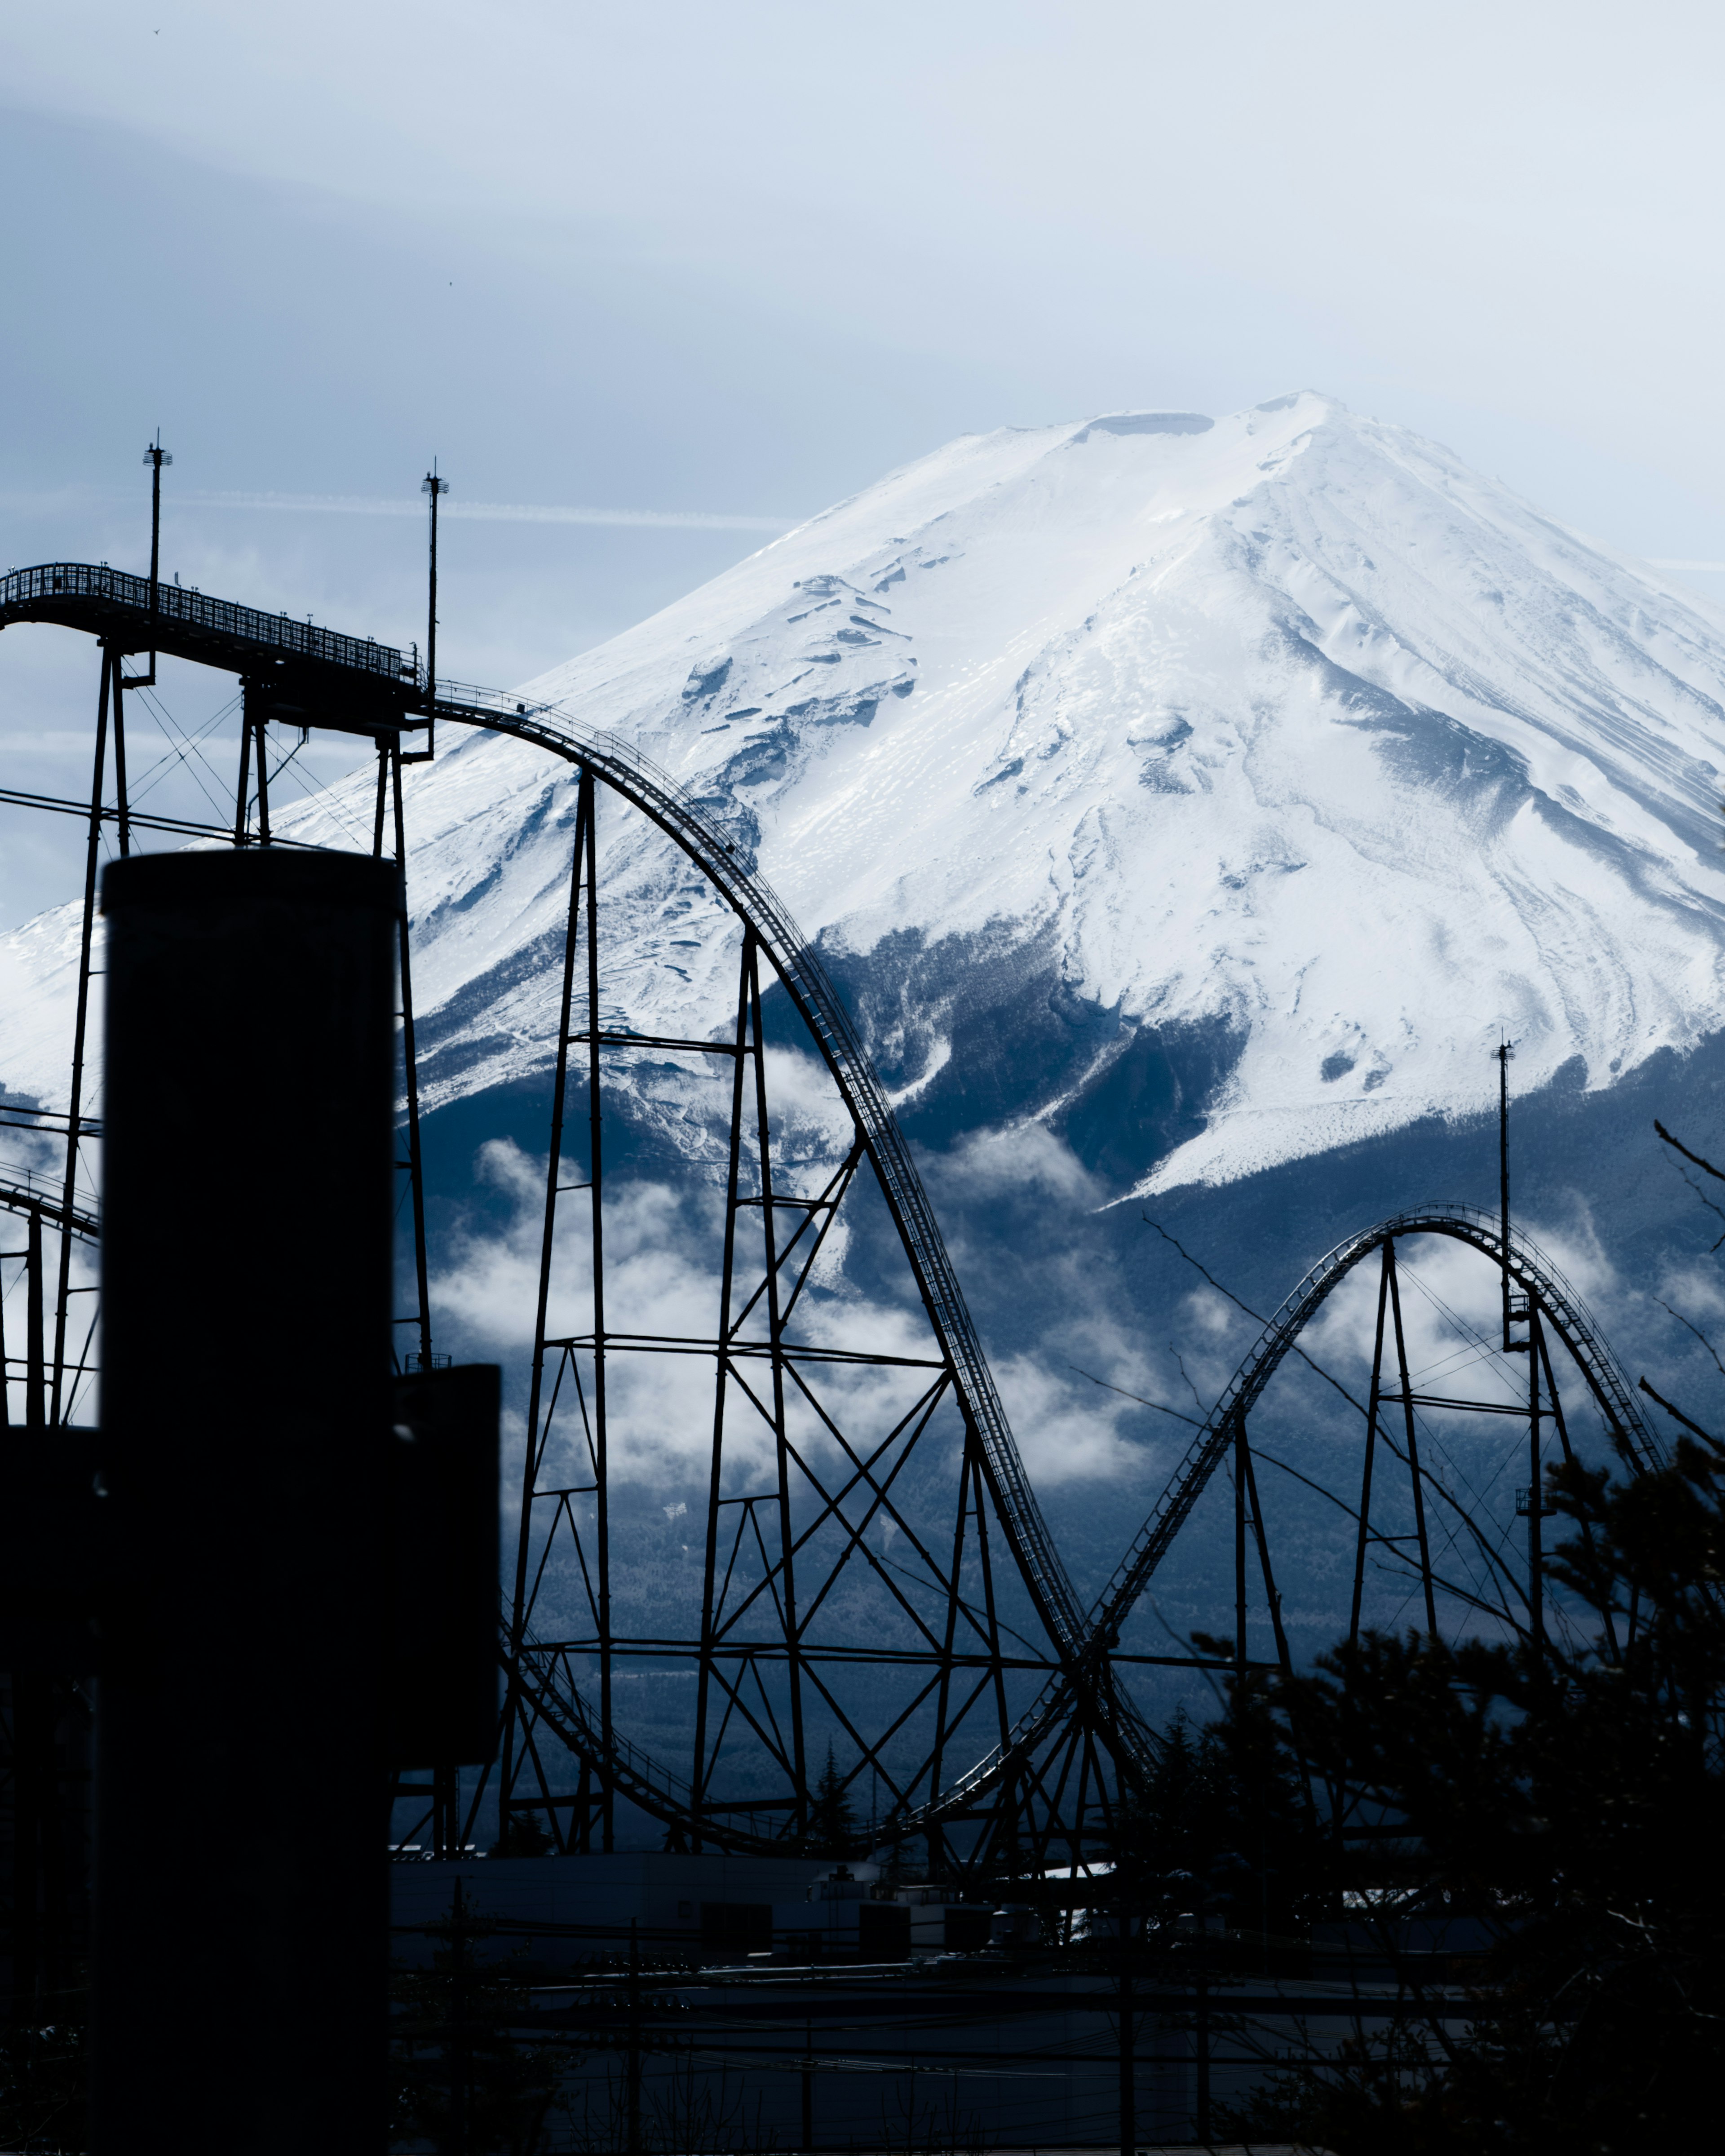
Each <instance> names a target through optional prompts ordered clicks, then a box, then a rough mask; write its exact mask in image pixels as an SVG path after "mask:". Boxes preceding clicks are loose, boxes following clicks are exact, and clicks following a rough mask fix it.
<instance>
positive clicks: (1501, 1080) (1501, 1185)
mask: <svg viewBox="0 0 1725 2156" xmlns="http://www.w3.org/2000/svg"><path fill="white" fill-rule="evenodd" d="M1514 1053H1515V1043H1514V1042H1513V1041H1510V1040H1500V1041H1499V1042H1498V1044H1497V1047H1496V1048H1494V1049H1493V1050H1492V1051H1491V1054H1492V1057H1493V1059H1494V1060H1495V1061H1496V1063H1497V1204H1498V1213H1499V1224H1500V1228H1501V1230H1502V1239H1503V1352H1504V1353H1505V1354H1506V1355H1510V1354H1513V1353H1516V1351H1517V1349H1518V1348H1520V1347H1523V1346H1525V1344H1526V1343H1525V1342H1522V1341H1518V1340H1517V1338H1516V1337H1515V1336H1514V1333H1513V1331H1512V1326H1513V1323H1514V1320H1515V1317H1516V1315H1517V1313H1516V1311H1515V1308H1514V1306H1513V1304H1512V1300H1511V1291H1510V1281H1509V1059H1510V1057H1511V1056H1512V1055H1514Z"/></svg>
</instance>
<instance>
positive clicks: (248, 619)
mask: <svg viewBox="0 0 1725 2156" xmlns="http://www.w3.org/2000/svg"><path fill="white" fill-rule="evenodd" d="M23 621H39V622H40V621H46V622H54V623H57V624H61V625H63V626H64V627H68V628H73V629H81V630H83V631H84V632H85V633H86V634H93V635H95V636H97V637H98V638H100V639H102V640H103V641H104V642H105V644H107V645H108V647H109V648H110V649H112V650H114V651H116V652H132V651H139V650H143V649H149V650H151V651H162V652H166V653H167V654H170V655H171V656H174V657H179V658H183V659H188V660H194V661H196V662H198V663H200V664H203V665H211V666H215V667H218V668H220V669H223V670H226V671H228V672H230V673H234V674H237V675H239V676H240V678H241V680H243V681H244V683H245V684H246V685H247V687H248V690H249V692H253V693H259V694H261V695H262V696H264V699H265V701H266V703H267V706H268V708H269V709H270V711H271V713H272V714H275V713H280V714H281V715H282V716H286V717H289V718H296V717H297V718H300V719H302V720H303V721H307V722H310V723H312V724H316V725H321V726H336V727H338V728H344V729H347V730H349V731H357V732H361V733H367V734H378V733H382V732H387V731H398V730H400V729H402V728H403V727H416V726H423V725H424V724H426V723H427V722H428V721H433V720H435V721H443V722H444V723H445V724H452V725H459V726H472V727H476V728H479V729H481V730H483V731H486V732H489V733H494V734H503V735H508V736H511V737H513V738H515V739H516V740H518V741H522V742H527V743H529V744H531V746H533V747H537V748H540V749H542V750H545V751H546V752H548V753H550V754H552V755H553V756H557V757H561V758H562V759H563V760H564V761H565V762H568V763H570V764H572V765H574V766H576V767H578V768H580V769H582V770H584V771H588V772H591V773H593V776H594V777H595V778H598V779H600V780H603V782H604V783H606V784H607V785H608V786H610V787H611V788H614V791H615V792H616V793H619V794H620V795H621V796H622V797H623V798H624V799H625V800H627V801H628V802H629V803H631V804H632V805H633V806H634V807H635V808H637V809H639V811H640V812H641V813H642V814H644V815H645V816H646V817H648V818H649V819H650V820H651V821H652V822H653V823H654V824H656V825H657V826H658V828H659V829H660V830H661V831H663V832H664V833H665V835H666V836H667V837H668V838H670V839H671V840H672V841H673V843H674V844H676V845H677V846H678V847H679V848H680V850H682V851H683V852H684V853H685V855H687V856H688V857H689V859H690V860H691V861H692V862H693V863H694V864H695V865H696V867H697V868H698V869H699V870H701V874H702V875H704V876H706V878H707V880H709V881H710V882H711V884H712V885H713V886H714V887H715V889H716V890H717V891H719V893H720V894H721V896H722V897H723V898H724V899H725V901H726V903H727V904H728V905H729V906H730V907H731V908H732V911H734V912H735V913H736V914H737V916H738V917H739V919H740V920H741V921H742V922H743V923H744V924H745V925H746V926H747V927H749V928H750V929H752V932H753V933H754V935H755V937H757V940H758V941H759V942H760V943H761V945H762V947H764V949H765V950H766V952H767V953H768V957H770V959H771V961H772V962H773V968H774V969H775V970H776V972H777V973H778V977H779V979H780V981H781V982H782V983H783V986H784V988H785V991H786V993H787V994H788V996H789V997H790V998H791V1001H792V1002H793V1004H794V1005H795V1007H796V1009H797V1010H798V1014H800V1016H801V1017H802V1019H803V1022H804V1024H806V1025H807V1026H808V1028H809V1032H810V1034H812V1035H813V1037H814V1040H815V1042H816V1044H817V1045H818V1047H819V1051H820V1053H821V1055H822V1057H823V1059H824V1061H825V1063H826V1065H827V1067H828V1070H829V1072H830V1073H831V1075H832V1077H833V1080H834V1084H835V1085H836V1086H837V1087H838V1090H839V1096H840V1097H841V1099H842V1100H843V1101H844V1103H845V1107H846V1109H847V1110H848V1111H849V1113H850V1116H851V1117H852V1119H853V1122H854V1123H855V1127H856V1128H857V1130H858V1131H859V1132H860V1133H861V1135H862V1137H863V1138H864V1141H865V1146H866V1148H867V1152H868V1155H869V1158H870V1162H871V1163H872V1165H873V1167H874V1169H875V1174H876V1176H877V1178H878V1179H879V1182H880V1188H881V1191H882V1193H883V1195H884V1196H885V1199H886V1204H887V1205H888V1208H889V1209H890V1210H891V1214H892V1216H893V1219H894V1222H895V1224H896V1227H897V1229H898V1232H899V1236H900V1240H901V1244H902V1245H903V1248H904V1250H905V1252H906V1257H907V1259H908V1260H909V1263H910V1265H911V1270H912V1273H913V1276H914V1277H915V1280H916V1286H917V1289H918V1292H919V1293H920V1295H921V1296H922V1301H923V1304H924V1306H925V1308H926V1310H927V1314H928V1317H929V1320H930V1322H931V1324H932V1327H933V1329H934V1331H935V1334H936V1337H937V1340H938V1342H939V1344H940V1347H941V1350H942V1355H943V1357H944V1358H945V1359H946V1360H947V1363H948V1364H949V1366H950V1368H951V1370H952V1378H953V1383H954V1386H955V1389H956V1392H957V1397H958V1399H959V1401H960V1403H961V1405H962V1409H963V1414H964V1415H965V1418H966V1419H967V1421H968V1424H969V1425H970V1427H971V1430H972V1431H973V1435H974V1436H975V1438H976V1440H977V1441H978V1445H979V1448H980V1450H981V1455H982V1458H983V1461H984V1463H985V1466H986V1471H987V1475H988V1481H989V1484H990V1494H991V1496H992V1497H993V1501H994V1505H995V1509H996V1512H997V1516H998V1517H999V1520H1000V1522H1001V1525H1002V1528H1003V1530H1004V1533H1005V1534H1006V1537H1007V1538H1008V1542H1009V1546H1010V1548H1011V1552H1012V1555H1013V1558H1014V1562H1015V1564H1016V1566H1017V1568H1018V1571H1019V1575H1020V1577H1021V1578H1023V1580H1024V1584H1025V1587H1026V1589H1027V1590H1028V1592H1029V1594H1030V1597H1031V1599H1032V1602H1033V1604H1034V1608H1035V1610H1036V1613H1037V1615H1038V1618H1039V1620H1040V1623H1041V1624H1042V1625H1043V1627H1044V1629H1045V1632H1046V1634H1047V1636H1048V1638H1049V1640H1050V1643H1051V1645H1052V1646H1053V1648H1054V1650H1055V1658H1056V1660H1057V1661H1058V1662H1059V1663H1060V1666H1061V1669H1062V1671H1063V1672H1064V1673H1065V1674H1064V1678H1063V1680H1060V1681H1059V1682H1060V1692H1061V1696H1062V1697H1064V1698H1066V1699H1071V1698H1073V1697H1084V1698H1085V1699H1086V1700H1087V1701H1088V1702H1091V1706H1092V1707H1093V1709H1094V1710H1095V1711H1096V1712H1099V1714H1100V1715H1101V1717H1102V1718H1103V1719H1104V1720H1105V1721H1106V1723H1107V1724H1108V1725H1109V1726H1110V1727H1111V1728H1113V1729H1114V1730H1116V1731H1117V1732H1118V1735H1119V1737H1121V1738H1123V1739H1124V1741H1125V1743H1126V1744H1127V1748H1129V1749H1130V1750H1131V1751H1132V1753H1136V1754H1137V1756H1138V1757H1139V1758H1140V1760H1141V1762H1147V1758H1148V1753H1147V1740H1146V1739H1145V1738H1143V1737H1142V1732H1140V1731H1139V1730H1138V1728H1137V1722H1136V1718H1135V1717H1132V1716H1131V1715H1129V1714H1126V1715H1122V1714H1120V1713H1119V1712H1117V1710H1116V1709H1111V1707H1109V1706H1108V1705H1107V1704H1106V1703H1105V1702H1103V1700H1102V1699H1101V1697H1099V1696H1098V1694H1097V1691H1096V1686H1097V1684H1098V1682H1099V1681H1100V1682H1101V1683H1102V1684H1103V1685H1104V1686H1106V1672H1103V1673H1101V1674H1100V1676H1099V1673H1098V1672H1097V1671H1096V1668H1095V1657H1094V1655H1093V1654H1092V1653H1091V1652H1089V1651H1088V1650H1087V1643H1088V1640H1089V1636H1090V1632H1091V1627H1090V1625H1088V1623H1087V1622H1086V1615H1085V1612H1084V1609H1083V1605H1082V1604H1081V1601H1080V1599H1079V1598H1078V1595H1077V1594H1076V1590H1075V1589H1074V1587H1073V1585H1072V1583H1071V1581H1070V1578H1069V1577H1068V1574H1067V1573H1066V1570H1065V1565H1064V1563H1062V1561H1061V1559H1060V1554H1059V1552H1058V1551H1057V1550H1056V1548H1055V1544H1054V1540H1053V1537H1052V1536H1051V1535H1050V1532H1049V1530H1048V1527H1047V1523H1046V1522H1045V1520H1044V1518H1043V1517H1042V1513H1041V1510H1040V1507H1039V1506H1038V1504H1037V1502H1036V1499H1035V1496H1034V1492H1033V1491H1032V1490H1031V1487H1030V1484H1029V1478H1028V1477H1027V1476H1026V1474H1025V1472H1024V1464H1023V1461H1022V1460H1021V1458H1020V1456H1019V1450H1018V1446H1017V1444H1016V1442H1015V1440H1014V1437H1013V1434H1012V1430H1011V1428H1010V1425H1009V1423H1008V1420H1007V1417H1006V1412H1005V1409H1004V1406H1003V1404H1002V1403H1001V1400H1000V1398H999V1394H998V1392H997V1391H996V1389H995V1386H994V1382H993V1375H992V1373H990V1371H989V1368H988V1362H987V1359H986V1358H985V1357H984V1355H983V1348H982V1344H981V1342H980V1341H979V1340H978V1337H977V1333H976V1329H975V1327H974V1324H973V1322H972V1319H971V1317H970V1313H969V1312H968V1308H967V1307H966V1305H965V1301H964V1297H963V1292H962V1291H961V1290H960V1288H959V1286H958V1281H957V1276H956V1274H955V1273H954V1271H953V1269H952V1261H951V1260H950V1258H949V1257H948V1255H947V1250H946V1246H945V1244H944V1242H943V1240H942V1236H941V1234H940V1229H939V1228H938V1225H937V1223H936V1220H935V1217H934V1212H933V1209H932V1206H931V1205H930V1204H929V1201H928V1198H927V1193H926V1192H925V1190H924V1189H923V1187H922V1179H921V1178H920V1177H919V1175H918V1174H917V1173H916V1166H915V1163H913V1161H912V1160H911V1154H910V1151H909V1148H908V1147H907V1146H906V1143H905V1140H904V1137H903V1135H902V1133H901V1132H900V1130H899V1128H898V1126H897V1123H896V1120H895V1119H894V1116H893V1113H892V1110H891V1105H890V1104H889V1102H888V1101H887V1099H886V1094H885V1091H884V1090H883V1089H882V1087H881V1086H880V1081H879V1079H878V1078H877V1077H876V1076H875V1072H874V1070H873V1068H872V1066H871V1065H870V1061H869V1058H868V1055H867V1054H866V1052H865V1050H864V1048H863V1046H862V1045H861V1043H860V1040H859V1039H858V1037H857V1034H856V1031H855V1027H854V1026H853V1025H852V1024H851V1020H850V1014H849V1013H848V1012H847V1011H846V1010H845V1006H844V1004H843V1001H842V999H841V998H840V997H839V993H838V992H837V990H836V988H834V985H833V983H832V982H831V981H830V979H829V978H828V976H827V974H826V972H825V970H824V968H823V967H822V965H821V964H820V962H819V959H818V957H816V956H815V953H814V951H813V950H812V949H811V947H809V943H808V942H807V941H806V940H805V938H804V937H803V935H802V934H801V932H799V930H798V928H797V926H796V924H795V922H794V921H793V919H792V917H791V916H790V914H789V912H788V910H787V909H786V907H785V906H784V905H783V902H782V901H780V899H779V898H778V896H777V895H776V894H775V893H774V891H773V890H772V888H771V886H770V885H768V883H767V881H766V880H765V879H764V878H763V877H762V875H761V874H760V873H759V870H758V867H757V863H756V860H755V858H754V855H753V853H752V850H751V849H750V847H749V846H748V845H747V844H746V843H745V842H744V841H743V839H742V838H741V836H740V835H739V834H737V833H735V832H733V831H731V830H729V829H727V828H726V825H725V824H724V822H723V820H722V819H721V818H720V817H718V816H716V815H715V814H714V813H713V812H712V810H711V808H709V807H708V806H706V804H704V803H697V802H696V800H694V799H693V798H691V795H690V794H689V793H687V792H686V791H685V789H684V788H682V787H681V786H680V784H679V783H678V782H677V781H676V780H675V778H672V777H671V775H670V773H667V772H665V771H664V770H662V769H660V767H658V766H657V765H655V763H654V762H652V761H651V760H650V759H649V757H645V756H644V755H643V754H642V753H641V752H640V751H639V749H638V748H636V747H634V744H633V743H631V742H626V741H624V740H622V739H621V738H619V737H617V736H615V735H613V734H609V733H606V732H603V731H599V730H598V729H595V728H592V727H589V726H585V725H583V723H582V722H581V721H580V720H579V719H578V717H577V716H575V715H574V714H573V713H572V712H571V711H568V710H567V709H566V708H564V707H562V706H558V705H556V704H552V703H546V702H536V701H531V700H527V699H524V698H521V697H520V696H512V695H509V694H507V693H504V692H500V691H495V690H487V689H481V688H476V687H473V686H471V685H466V684H453V683H448V682H445V681H443V680H439V682H438V683H437V685H436V688H435V693H434V697H433V696H431V695H429V694H428V685H427V683H426V682H425V681H424V678H423V675H421V674H420V672H419V671H418V669H417V667H416V666H415V665H414V664H413V662H412V661H411V660H408V658H406V657H405V656H404V655H403V654H402V653H401V652H400V651H398V650H397V649H393V648H392V647H390V646H388V645H384V644H377V643H375V642H374V641H372V640H371V639H358V638H355V637H349V636H343V635H338V634H336V633H334V632H332V631H330V630H327V629H317V628H315V627H313V626H312V625H311V624H309V623H302V622H298V621H295V620H292V619H290V617H289V616H287V615H286V614H285V613H284V614H280V615H275V614H270V613H262V612H260V611H259V610H258V609H256V608H249V607H243V606H236V605H234V604H233V603H230V602H228V601H226V600H223V599H218V598H212V597H210V596H208V595H207V594H205V593H201V592H196V591H192V590H189V589H186V588H182V587H181V586H179V585H178V584H172V585H170V584H157V585H152V583H151V580H150V579H149V578H148V577H136V576H131V575H130V574H128V573H126V572H124V571H120V570H116V569H110V568H109V567H106V566H105V565H101V566H91V565H90V564H87V563H78V562H54V563H49V564H45V565H44V566H41V567H35V568H29V569H23V570H17V571H14V572H12V573H11V574H10V575H8V576H7V577H4V578H3V579H0V628H4V627H5V626H6V625H8V624H9V623H12V622H23ZM531 1659H532V1658H531V1655H526V1656H524V1660H529V1661H531ZM537 1674H538V1676H540V1678H541V1679H542V1681H543V1683H544V1684H545V1686H547V1697H548V1699H550V1698H552V1697H554V1696H555V1694H556V1693H557V1691H559V1690H561V1689H562V1688H563V1687H562V1686H559V1685H558V1683H557V1673H556V1671H553V1670H552V1668H551V1667H550V1666H549V1665H547V1667H546V1668H544V1669H543V1670H542V1671H537ZM567 1692H568V1694H569V1697H568V1698H567V1700H566V1701H565V1702H563V1703H562V1706H561V1707H555V1708H554V1709H553V1710H552V1711H553V1712H556V1713H557V1715H558V1717H560V1718H561V1719H562V1720H564V1721H567V1722H569V1724H570V1732H569V1733H570V1735H572V1736H578V1737H579V1738H580V1743H579V1747H578V1748H579V1749H580V1750H581V1751H582V1752H583V1753H585V1754H586V1755H587V1756H589V1757H591V1756H592V1754H593V1743H594V1739H593V1729H592V1727H591V1722H590V1717H587V1716H586V1714H585V1710H584V1708H583V1707H582V1705H581V1702H580V1700H579V1696H578V1691H577V1690H576V1687H575V1686H574V1685H573V1683H572V1681H571V1682H570V1683H569V1684H568V1686H567ZM560 1734H561V1732H560ZM613 1764H614V1766H615V1768H616V1769H617V1772H618V1776H619V1784H620V1785H622V1786H624V1787H626V1788H627V1789H628V1790H629V1794H631V1795H632V1796H634V1798H635V1799H636V1800H637V1801H639V1802H641V1803H644V1804H646V1805H647V1808H648V1809H649V1810H653V1811H655V1813H657V1814H659V1815H660V1816H666V1817H669V1816H672V1815H675V1813H676V1812H677V1811H678V1809H679V1802H680V1800H679V1799H678V1797H677V1794H676V1785H675V1780H674V1778H671V1777H669V1776H667V1775H665V1774H664V1773H663V1771H662V1770H660V1772H659V1774H658V1776H657V1782H662V1783H663V1784H664V1787H663V1788H662V1789H661V1788H659V1787H658V1786H657V1782H655V1780H654V1779H653V1777H652V1776H651V1774H649V1768H648V1763H646V1762H644V1761H636V1762H634V1763H633V1764H631V1763H629V1762H624V1761H623V1760H621V1759H619V1760H616V1761H614V1762H613ZM625 1768H628V1769H629V1770H628V1771H624V1770H625ZM993 1779H995V1777H994V1776H992V1775H984V1777H983V1780H982V1781H980V1782H978V1779H977V1778H976V1776H975V1775H974V1774H972V1775H968V1776H965V1777H963V1779H962V1782H961V1784H960V1785H959V1788H960V1789H961V1790H962V1792H963V1796H962V1797H961V1799H960V1801H968V1799H969V1798H970V1797H972V1796H973V1795H974V1794H976V1793H977V1791H978V1789H981V1788H983V1787H985V1786H987V1784H988V1782H989V1781H991V1780H993ZM950 1808H951V1807H950V1806H949V1805H948V1804H947V1803H946V1802H944V1801H942V1799H939V1798H938V1797H937V1799H936V1801H935V1802H934V1804H932V1805H930V1806H928V1807H926V1808H925V1810H926V1812H927V1815H929V1816H936V1815H944V1814H945V1813H946V1812H947V1810H948V1809H950ZM920 1816H922V1815H919V1817H920Z"/></svg>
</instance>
